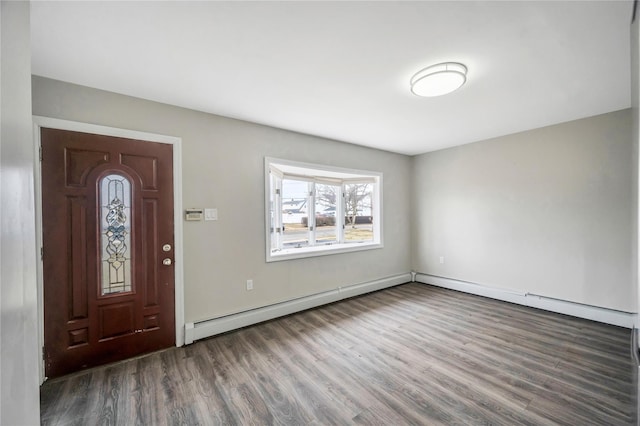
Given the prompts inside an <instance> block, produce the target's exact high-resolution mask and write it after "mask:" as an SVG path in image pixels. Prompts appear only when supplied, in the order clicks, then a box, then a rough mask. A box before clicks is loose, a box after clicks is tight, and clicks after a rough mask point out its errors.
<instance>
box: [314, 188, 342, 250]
mask: <svg viewBox="0 0 640 426" xmlns="http://www.w3.org/2000/svg"><path fill="white" fill-rule="evenodd" d="M339 192H340V191H339V188H338V187H337V186H333V185H324V184H320V183H317V184H316V202H315V206H316V244H317V245H321V244H333V243H335V242H337V241H338V238H337V233H336V211H337V210H336V207H337V204H336V201H337V199H338V194H339Z"/></svg>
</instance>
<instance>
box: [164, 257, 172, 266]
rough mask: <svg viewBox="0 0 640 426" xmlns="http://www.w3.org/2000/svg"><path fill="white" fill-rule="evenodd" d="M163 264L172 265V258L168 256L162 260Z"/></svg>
mask: <svg viewBox="0 0 640 426" xmlns="http://www.w3.org/2000/svg"><path fill="white" fill-rule="evenodd" d="M162 264H163V265H165V266H170V265H171V259H169V258H168V257H167V258H166V259H164V260H163V261H162Z"/></svg>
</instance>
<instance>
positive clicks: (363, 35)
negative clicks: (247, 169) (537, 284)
mask: <svg viewBox="0 0 640 426" xmlns="http://www.w3.org/2000/svg"><path fill="white" fill-rule="evenodd" d="M632 8H633V5H632V2H631V1H569V2H561V1H544V2H543V1H535V2H526V1H509V2H506V1H501V2H497V1H474V2H466V1H451V2H433V1H429V2H426V1H425V2H379V1H371V2H368V1H359V2H344V1H343V2H328V1H321V2H269V1H266V2H239V1H234V2H185V1H177V2H164V1H163V2H155V1H145V2H99V1H91V2H77V1H75V2H57V1H45V2H38V1H35V2H32V5H31V11H32V12H31V15H32V22H31V28H32V55H33V61H32V69H33V73H34V74H36V75H40V76H45V77H50V78H54V79H58V80H63V81H68V82H73V83H77V84H81V85H86V86H90V87H95V88H99V89H104V90H109V91H112V92H117V93H123V94H127V95H132V96H136V97H140V98H144V99H150V100H154V101H159V102H164V103H168V104H173V105H178V106H182V107H186V108H191V109H195V110H200V111H205V112H209V113H214V114H219V115H223V116H227V117H233V118H239V119H243V120H249V121H253V122H257V123H262V124H267V125H271V126H275V127H280V128H284V129H290V130H294V131H298V132H302V133H308V134H313V135H318V136H324V137H328V138H331V139H337V140H341V141H345V142H351V143H355V144H359V145H365V146H370V147H374V148H380V149H384V150H388V151H394V152H398V153H403V154H419V153H423V152H427V151H432V150H436V149H441V148H446V147H450V146H455V145H460V144H465V143H470V142H474V141H478V140H482V139H487V138H491V137H495V136H500V135H505V134H510V133H515V132H520V131H524V130H528V129H532V128H536V127H541V126H546V125H550V124H556V123H560V122H565V121H569V120H573V119H578V118H583V117H588V116H592V115H597V114H601V113H606V112H610V111H615V110H619V109H623V108H628V107H629V106H630V102H631V101H630V58H629V56H630V53H629V52H630V47H629V46H630V41H629V37H630V36H629V28H630V21H631V13H632ZM443 61H458V62H462V63H464V64H466V65H467V67H468V68H469V73H468V79H467V83H466V84H465V85H464V86H463V87H462V88H461V89H460V90H459V91H457V92H454V93H453V94H450V95H447V96H443V97H437V98H419V97H416V96H414V95H412V94H411V92H410V91H409V79H410V78H411V76H412V75H413V74H414V73H415V72H417V71H418V70H419V69H421V68H423V67H425V66H428V65H432V64H435V63H438V62H443Z"/></svg>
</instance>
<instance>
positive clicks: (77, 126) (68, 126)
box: [33, 115, 185, 383]
mask: <svg viewBox="0 0 640 426" xmlns="http://www.w3.org/2000/svg"><path fill="white" fill-rule="evenodd" d="M43 127H45V128H51V129H60V130H70V131H76V132H85V133H94V134H98V135H104V136H114V137H122V138H127V139H138V140H142V141H148V142H159V143H165V144H170V145H173V200H174V209H173V210H174V235H175V241H174V253H173V255H174V259H175V269H174V270H175V327H176V346H182V345H184V324H185V322H184V267H183V265H184V262H183V260H184V251H183V247H184V245H183V235H184V234H183V224H182V138H179V137H176V136H168V135H160V134H155V133H147V132H140V131H136V130H128V129H120V128H116V127H108V126H101V125H96V124H89V123H81V122H77V121H69V120H62V119H57V118H50V117H42V116H35V115H34V116H33V148H34V152H35V158H40V146H41V143H40V129H41V128H43ZM97 161H99V159H97ZM151 170H152V167H151V168H150V174H151V175H153V172H152V171H151ZM34 192H35V193H34V196H35V205H36V250H38V251H40V250H41V247H42V246H43V235H42V174H41V162H39V161H38V162H36V164H35V170H34ZM37 257H38V259H39V262H38V263H37V271H36V272H37V279H38V341H39V348H38V350H39V352H40V354H39V355H40V358H39V359H40V371H39V377H40V383H43V382H44V381H45V380H46V377H45V373H44V356H43V355H44V354H43V348H44V298H43V295H44V287H43V263H42V256H41V255H40V253H37ZM153 324H154V321H153V314H151V315H150V316H149V321H148V325H149V327H153ZM81 334H82V333H79V334H78V335H77V336H75V335H74V336H70V338H71V339H72V340H75V342H77V344H82V343H81V342H82V336H81Z"/></svg>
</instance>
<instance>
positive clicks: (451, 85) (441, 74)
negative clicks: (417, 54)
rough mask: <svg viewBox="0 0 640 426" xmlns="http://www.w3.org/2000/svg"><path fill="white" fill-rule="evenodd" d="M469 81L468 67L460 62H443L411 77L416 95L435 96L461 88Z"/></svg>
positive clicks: (412, 89) (412, 87)
mask: <svg viewBox="0 0 640 426" xmlns="http://www.w3.org/2000/svg"><path fill="white" fill-rule="evenodd" d="M465 81H467V67H465V66H464V65H463V64H460V63H458V62H443V63H441V64H436V65H431V66H430V67H427V68H424V69H422V70H420V71H418V72H417V73H415V74H414V75H413V77H411V91H412V92H413V94H414V95H417V96H425V97H433V96H441V95H446V94H447V93H451V92H453V91H454V90H457V89H459V88H460V87H461V86H462V85H463V84H464V82H465Z"/></svg>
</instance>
